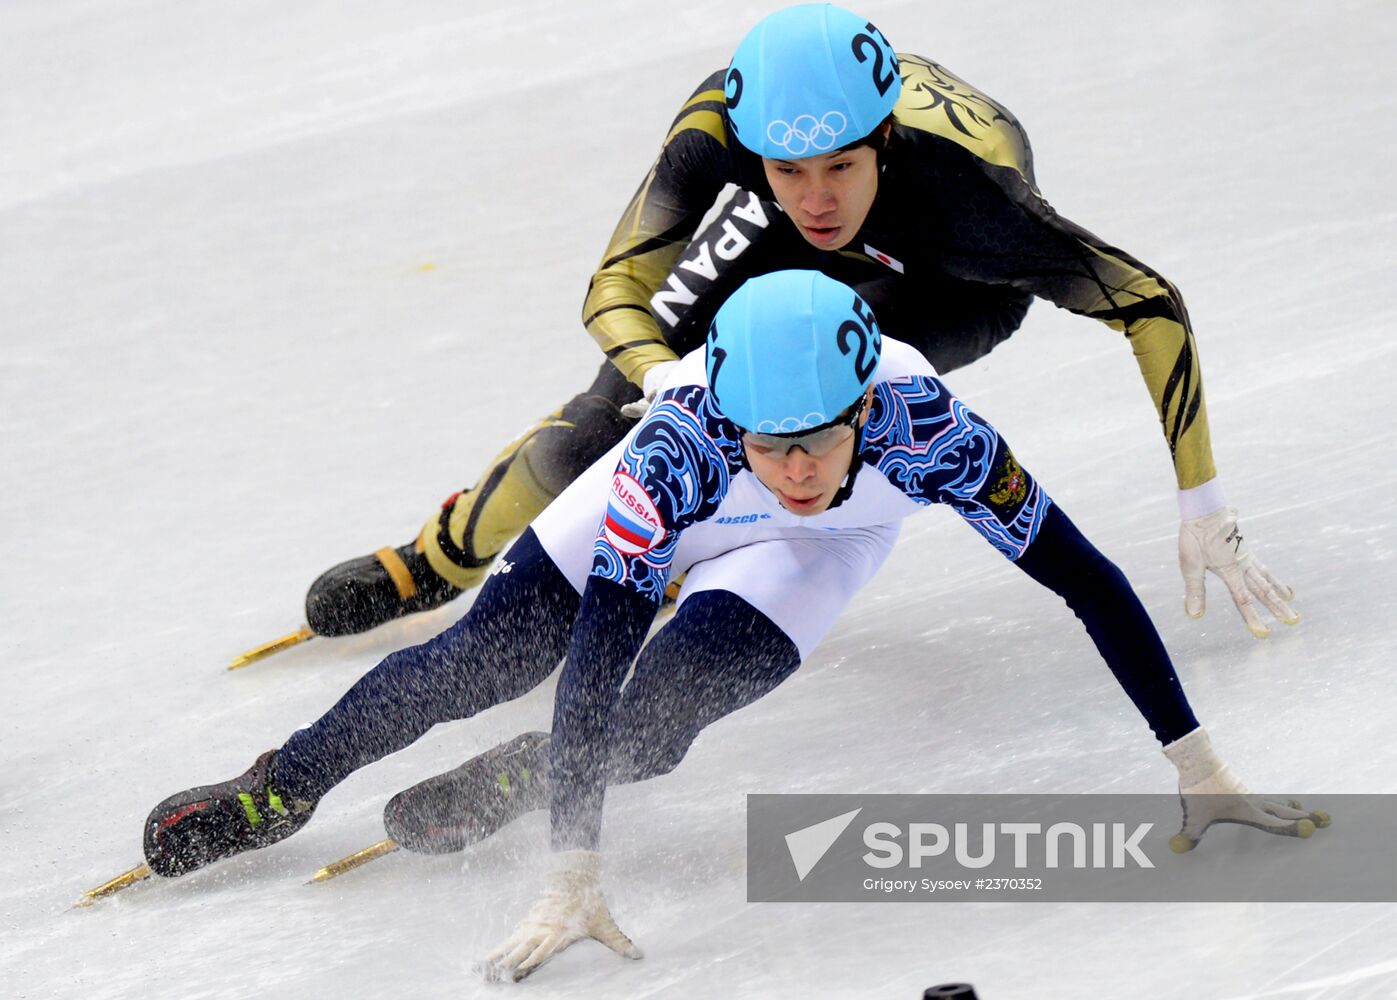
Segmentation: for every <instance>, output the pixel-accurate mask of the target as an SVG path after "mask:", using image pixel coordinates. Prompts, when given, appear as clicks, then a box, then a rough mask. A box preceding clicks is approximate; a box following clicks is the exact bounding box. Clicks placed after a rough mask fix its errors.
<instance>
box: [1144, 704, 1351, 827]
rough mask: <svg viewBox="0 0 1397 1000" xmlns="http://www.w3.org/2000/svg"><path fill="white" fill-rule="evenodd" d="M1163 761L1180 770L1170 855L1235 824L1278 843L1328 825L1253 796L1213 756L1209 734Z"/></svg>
mask: <svg viewBox="0 0 1397 1000" xmlns="http://www.w3.org/2000/svg"><path fill="white" fill-rule="evenodd" d="M1164 756H1166V757H1168V758H1169V760H1170V761H1171V762H1172V763H1173V764H1174V766H1175V767H1177V768H1178V769H1179V803H1180V804H1181V805H1182V806H1183V810H1184V822H1183V827H1182V828H1181V829H1180V830H1179V832H1178V833H1176V834H1174V836H1172V837H1170V838H1169V848H1170V850H1172V851H1174V852H1176V853H1178V854H1183V853H1184V852H1185V851H1191V850H1193V848H1194V846H1195V845H1197V843H1198V841H1199V839H1200V838H1201V837H1202V836H1203V831H1204V830H1206V829H1208V827H1210V826H1212V825H1213V824H1214V823H1240V824H1242V825H1243V826H1254V827H1256V828H1257V829H1258V830H1265V831H1266V832H1267V833H1275V834H1280V835H1281V836H1283V837H1302V838H1303V837H1308V836H1310V835H1311V834H1312V833H1314V832H1315V827H1317V826H1328V825H1329V814H1328V813H1325V812H1309V811H1307V810H1305V809H1304V808H1303V807H1302V806H1301V805H1300V803H1298V802H1295V801H1292V802H1290V803H1289V804H1288V805H1282V804H1281V803H1279V802H1272V801H1271V800H1270V799H1263V798H1261V797H1260V796H1258V795H1252V794H1251V793H1250V792H1248V791H1247V789H1246V786H1245V785H1243V784H1242V782H1241V781H1239V780H1238V779H1237V777H1236V775H1234V774H1233V773H1232V769H1231V768H1229V767H1228V766H1227V765H1226V764H1224V763H1223V762H1222V761H1221V760H1219V759H1218V755H1217V754H1216V753H1214V752H1213V744H1212V741H1211V740H1209V739H1208V731H1207V730H1206V729H1204V728H1203V727H1202V726H1199V727H1198V728H1197V729H1195V730H1194V731H1193V732H1191V733H1189V734H1188V735H1187V736H1185V737H1183V738H1182V739H1178V740H1175V741H1174V742H1173V743H1170V744H1169V745H1168V746H1167V747H1165V748H1164Z"/></svg>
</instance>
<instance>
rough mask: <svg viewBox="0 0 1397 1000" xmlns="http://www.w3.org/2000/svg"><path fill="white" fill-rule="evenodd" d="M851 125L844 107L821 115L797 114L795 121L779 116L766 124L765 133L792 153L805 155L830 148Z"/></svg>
mask: <svg viewBox="0 0 1397 1000" xmlns="http://www.w3.org/2000/svg"><path fill="white" fill-rule="evenodd" d="M848 127H849V119H847V118H846V117H844V113H843V112H842V111H826V112H825V113H824V115H823V116H822V117H820V118H816V117H815V116H814V115H797V116H796V119H795V121H793V122H787V121H784V120H783V119H780V118H777V119H776V120H775V121H773V122H772V123H771V124H769V125H768V126H767V127H766V137H767V138H768V139H770V140H771V141H772V142H773V143H775V144H776V145H777V146H780V147H781V148H782V149H784V150H785V151H786V152H788V153H790V154H791V155H792V156H804V155H805V154H806V153H809V152H812V151H813V152H816V153H827V152H829V151H830V150H831V149H833V148H834V147H835V145H836V143H837V141H838V139H839V137H840V136H841V135H843V134H844V130H845V129H846V128H848Z"/></svg>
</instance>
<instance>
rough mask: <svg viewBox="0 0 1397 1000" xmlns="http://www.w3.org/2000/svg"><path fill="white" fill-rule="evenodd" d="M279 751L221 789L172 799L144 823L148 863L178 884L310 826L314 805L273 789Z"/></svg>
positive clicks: (196, 791) (199, 790) (204, 789)
mask: <svg viewBox="0 0 1397 1000" xmlns="http://www.w3.org/2000/svg"><path fill="white" fill-rule="evenodd" d="M275 753H276V751H275V750H268V751H267V752H266V753H264V754H263V755H262V756H260V757H258V758H257V762H256V763H255V764H253V765H252V767H250V768H248V769H247V771H246V772H244V773H243V774H241V775H239V776H238V777H236V778H233V779H232V780H231V781H225V782H223V783H222V784H218V785H205V786H204V787H202V788H192V789H190V790H189V791H187V792H180V793H179V794H178V795H171V796H170V797H169V798H168V799H166V800H165V801H164V802H162V803H160V804H159V805H158V806H156V807H155V808H154V809H153V810H151V813H150V815H149V816H148V817H147V818H146V830H145V853H146V863H147V864H149V865H150V867H151V869H152V870H153V871H154V872H155V873H156V874H157V875H164V876H165V877H167V878H174V877H175V876H176V875H184V874H186V873H188V872H192V871H194V870H195V869H197V868H202V867H204V866H205V865H209V864H212V863H213V862H215V861H221V860H222V859H223V858H231V857H232V856H233V855H235V854H241V853H242V852H243V851H250V850H253V849H254V848H257V847H267V846H269V845H271V844H275V843H276V842H277V841H279V840H284V839H286V838H287V837H289V836H291V834H293V833H295V832H296V831H297V830H299V829H300V828H301V827H303V826H305V825H306V823H307V821H309V819H310V817H311V814H312V813H313V812H314V811H315V803H314V802H306V801H304V800H301V799H284V798H282V797H281V796H280V795H278V794H277V792H276V790H275V789H273V788H272V786H271V779H270V774H271V764H272V757H273V756H274V755H275Z"/></svg>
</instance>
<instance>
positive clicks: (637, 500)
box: [602, 472, 666, 556]
mask: <svg viewBox="0 0 1397 1000" xmlns="http://www.w3.org/2000/svg"><path fill="white" fill-rule="evenodd" d="M602 531H603V533H604V534H605V535H606V540H607V541H608V542H610V543H611V546H612V548H614V549H615V550H616V551H617V552H620V553H621V554H622V555H627V556H638V555H640V554H641V553H642V552H649V551H650V550H651V549H653V548H654V547H655V546H657V545H659V544H660V543H661V542H662V541H664V538H665V534H666V532H665V526H664V522H663V521H662V520H661V519H660V512H659V509H658V508H656V506H655V501H653V500H651V499H650V495H649V494H648V493H646V492H645V489H644V487H642V486H641V485H640V483H638V482H636V481H635V479H634V478H633V477H632V476H630V475H629V474H628V473H625V472H618V473H616V475H615V477H614V478H613V479H612V480H611V497H610V499H609V500H608V501H607V504H606V519H605V520H604V521H602Z"/></svg>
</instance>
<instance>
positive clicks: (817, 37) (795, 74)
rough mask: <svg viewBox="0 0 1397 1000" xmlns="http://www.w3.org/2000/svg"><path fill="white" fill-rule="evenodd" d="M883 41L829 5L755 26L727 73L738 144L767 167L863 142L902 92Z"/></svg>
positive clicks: (795, 10)
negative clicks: (765, 160)
mask: <svg viewBox="0 0 1397 1000" xmlns="http://www.w3.org/2000/svg"><path fill="white" fill-rule="evenodd" d="M897 70H898V67H897V56H896V55H895V54H894V53H893V49H892V46H891V45H889V44H888V41H887V39H886V38H884V37H883V33H882V32H880V31H879V30H878V29H877V28H875V27H874V26H873V25H872V24H870V23H869V22H868V21H866V20H865V19H864V18H861V17H859V16H858V15H857V14H854V13H852V12H850V11H847V10H844V9H843V8H842V7H836V6H834V5H833V4H827V3H822V4H814V3H810V4H799V5H797V6H794V7H787V8H785V9H784V10H778V11H776V12H775V13H773V14H770V15H768V16H767V17H765V18H763V19H762V20H761V21H759V22H758V23H757V25H756V27H754V28H753V29H752V30H751V31H749V32H748V33H747V37H745V38H744V39H743V40H742V43H741V44H740V45H738V47H737V51H736V52H735V53H734V54H733V57H732V63H731V64H730V65H729V66H728V72H727V77H726V81H725V83H726V90H725V93H726V98H727V110H728V120H729V121H730V122H731V124H732V128H733V132H734V133H735V134H736V136H737V140H738V142H740V143H742V145H743V146H745V147H746V148H747V149H749V150H751V151H752V152H754V153H756V154H758V155H759V156H765V157H768V158H770V159H774V160H797V159H801V158H802V157H806V156H818V155H820V154H822V153H828V152H830V151H831V150H835V149H838V148H840V147H841V146H847V145H849V144H850V143H852V142H856V141H858V140H860V139H862V138H864V137H865V136H867V135H869V134H870V133H871V132H872V131H873V130H874V129H876V128H877V127H878V126H879V125H880V124H882V122H883V120H884V119H885V118H887V116H888V115H889V114H891V113H892V109H893V105H894V104H896V103H897V98H898V95H899V94H901V92H902V79H901V78H900V77H899V76H898V71H897Z"/></svg>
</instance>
